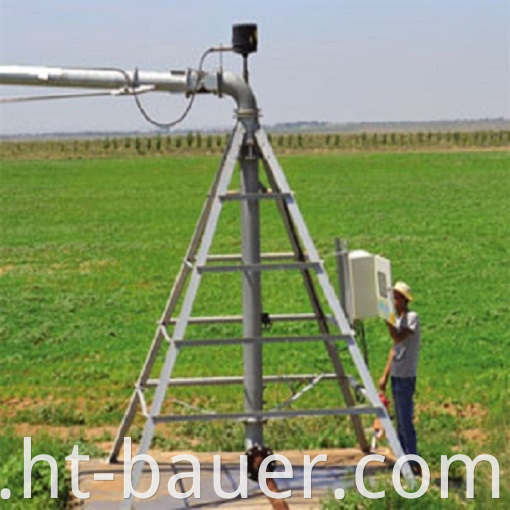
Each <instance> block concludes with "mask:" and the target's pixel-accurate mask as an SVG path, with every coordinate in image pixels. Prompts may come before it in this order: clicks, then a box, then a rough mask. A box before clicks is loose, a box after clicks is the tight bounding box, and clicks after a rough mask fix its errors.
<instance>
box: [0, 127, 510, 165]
mask: <svg viewBox="0 0 510 510" xmlns="http://www.w3.org/2000/svg"><path fill="white" fill-rule="evenodd" d="M268 136H269V139H270V141H271V143H272V145H273V147H274V149H275V151H276V152H277V153H278V152H280V153H282V152H300V151H303V152H317V151H385V150H388V151H392V150H399V151H401V150H402V151H405V150H434V149H439V150H442V149H470V148H473V149H476V148H482V149H483V148H510V131H506V130H498V131H496V130H495V131H447V132H430V131H428V132H363V133H348V134H346V133H289V134H284V133H274V134H271V133H270V134H269V135H268ZM229 137H230V135H229V134H224V133H217V134H207V133H200V132H189V133H187V134H175V135H159V134H158V135H155V136H129V137H105V138H97V139H88V138H87V139H57V140H32V141H17V142H14V141H4V142H1V143H0V157H1V158H17V157H20V158H27V159H28V158H32V157H35V158H37V157H48V158H51V157H55V158H59V157H61V158H88V157H122V156H157V155H170V154H176V155H178V154H219V153H221V152H222V151H223V150H224V149H225V147H226V145H227V144H228V140H229Z"/></svg>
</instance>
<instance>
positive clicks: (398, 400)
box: [391, 377, 418, 455]
mask: <svg viewBox="0 0 510 510" xmlns="http://www.w3.org/2000/svg"><path fill="white" fill-rule="evenodd" d="M415 388H416V377H392V378H391V391H392V393H393V401H394V404H395V418H396V421H397V434H398V439H399V441H400V444H401V445H402V449H403V450H404V453H405V454H406V455H410V454H413V455H418V453H417V451H416V431H415V430H414V424H413V416H414V402H413V396H414V390H415Z"/></svg>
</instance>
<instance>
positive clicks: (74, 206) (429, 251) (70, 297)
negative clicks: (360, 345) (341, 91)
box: [0, 151, 510, 502]
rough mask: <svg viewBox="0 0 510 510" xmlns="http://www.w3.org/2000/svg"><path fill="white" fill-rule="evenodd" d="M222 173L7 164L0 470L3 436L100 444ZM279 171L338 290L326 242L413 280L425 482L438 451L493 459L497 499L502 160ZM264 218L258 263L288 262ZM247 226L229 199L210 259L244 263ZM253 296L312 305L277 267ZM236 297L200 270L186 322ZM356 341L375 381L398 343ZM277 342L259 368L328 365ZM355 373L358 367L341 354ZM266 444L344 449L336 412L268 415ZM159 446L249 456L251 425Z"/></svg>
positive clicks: (503, 309)
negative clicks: (374, 256) (235, 258)
mask: <svg viewBox="0 0 510 510" xmlns="http://www.w3.org/2000/svg"><path fill="white" fill-rule="evenodd" d="M218 161H219V158H218V157H216V156H214V157H213V156H209V157H207V156H202V157H199V156H197V157H174V158H168V159H167V158H151V159H140V158H139V159H108V160H73V161H62V160H61V161H41V160H38V161H4V162H2V163H1V170H0V175H1V182H2V185H1V188H0V200H1V211H2V215H1V220H0V221H1V251H0V289H1V290H0V303H1V314H0V387H1V394H0V401H1V410H0V421H1V423H2V431H3V432H2V433H1V434H3V436H4V440H3V441H2V439H0V456H1V457H2V458H3V455H4V454H5V453H6V452H7V453H8V452H9V451H10V450H9V451H8V450H7V445H8V444H11V440H13V436H22V435H23V434H24V435H32V436H37V435H41V434H49V435H51V436H54V437H66V439H69V438H70V439H74V438H75V437H76V438H78V437H81V438H82V439H86V440H87V441H88V442H94V441H95V442H99V441H104V440H109V439H111V434H112V430H113V431H114V429H115V426H116V425H118V423H119V421H120V419H121V416H122V413H123V411H124V409H125V407H126V405H127V402H128V399H129V396H130V394H131V391H132V387H133V384H134V382H135V380H136V378H137V377H138V374H139V371H140V369H141V366H142V364H143V361H144V359H145V355H146V353H147V350H148V348H149V345H150V342H151V339H152V336H153V334H154V330H155V324H156V321H157V320H158V319H159V317H160V315H161V311H162V309H163V306H164V304H165V302H166V298H167V295H168V293H169V291H170V288H171V286H172V283H173V279H174V277H175V275H176V274H177V271H178V269H179V266H180V263H181V260H182V257H183V256H184V254H185V251H186V247H187V244H188V242H189V240H190V237H191V235H192V233H193V230H194V226H195V222H196V220H197V218H198V215H199V213H200V210H201V207H202V204H203V201H204V199H205V195H206V193H207V191H208V188H209V185H210V182H211V180H212V177H213V173H214V171H215V169H216V167H217V164H218ZM280 162H281V163H282V166H283V167H284V169H285V170H286V173H287V177H288V179H289V181H290V184H291V187H292V188H293V189H294V191H295V192H296V197H297V200H298V203H299V205H300V207H301V210H302V212H303V214H304V217H305V220H306V221H307V223H308V227H309V229H310V232H311V234H312V236H313V238H314V240H315V243H316V245H317V246H318V248H319V251H320V252H321V255H322V256H323V258H324V259H325V260H326V263H327V268H328V269H329V271H330V277H331V279H333V280H334V281H336V274H335V261H334V256H333V239H334V237H342V238H345V239H347V240H348V241H349V244H350V247H351V248H352V249H355V248H363V249H366V250H368V251H372V252H375V253H380V254H382V255H384V256H386V257H388V258H390V259H391V261H392V264H393V274H394V278H395V279H404V280H406V281H407V282H409V283H410V284H411V286H412V287H413V290H414V293H415V295H416V302H415V304H414V308H415V309H416V310H417V311H418V312H419V313H420V315H421V320H422V335H423V336H422V351H421V361H420V368H419V381H418V392H417V398H416V400H417V410H416V415H417V416H416V418H417V432H418V440H419V448H420V453H421V455H422V456H423V457H424V458H425V459H426V460H427V462H428V463H429V465H430V466H431V468H432V469H433V470H434V469H437V468H438V466H439V465H440V455H441V454H448V455H451V454H453V453H464V454H466V455H470V456H472V457H473V456H476V455H478V454H481V453H491V454H493V455H495V456H496V457H497V458H498V460H499V461H500V464H501V468H502V481H501V485H502V488H503V487H504V486H505V477H506V486H507V487H508V472H509V471H508V470H509V468H510V464H509V455H508V451H509V450H510V448H509V445H508V441H509V431H510V428H509V424H508V419H509V418H508V417H509V411H510V406H509V404H508V402H509V399H510V384H509V380H510V370H509V367H510V362H509V354H510V329H509V327H508V325H509V321H510V300H509V295H510V266H509V264H508V261H509V259H510V199H509V197H510V153H509V152H507V151H501V152H498V151H486V152H450V153H422V154H418V153H407V154H404V153H387V154H363V153H359V154H316V155H292V156H285V157H282V158H281V160H280ZM262 221H263V227H262V235H263V240H262V245H263V249H264V251H278V250H284V251H288V249H289V246H288V244H287V242H286V239H285V238H284V231H283V228H282V227H281V226H280V224H279V223H278V219H277V214H276V212H275V209H274V204H269V203H267V204H266V203H263V210H262ZM239 229H240V227H239V216H238V206H237V205H235V203H234V204H230V203H229V204H227V205H226V206H225V208H224V212H223V214H222V220H221V222H220V228H219V230H218V237H217V239H216V242H215V243H214V245H213V251H214V252H215V253H225V252H226V253H235V252H238V251H239V245H240V242H239ZM263 293H264V296H263V298H264V309H265V311H268V312H270V313H285V312H304V311H310V308H309V307H308V306H307V303H306V299H305V293H304V290H303V289H302V284H301V279H300V277H299V276H289V275H288V274H287V273H285V274H274V273H271V274H270V276H269V277H268V279H267V280H265V281H264V287H263ZM240 295H241V294H240V278H239V276H228V277H225V276H224V275H223V276H218V275H214V276H213V275H207V276H206V277H204V284H203V287H201V292H200V293H199V296H198V300H197V306H196V312H195V314H196V315H204V314H206V315H215V314H235V313H240V311H241V302H240ZM279 327H280V326H276V325H275V326H274V329H273V331H272V333H271V334H277V333H278V332H279V331H280V330H279ZM292 327H293V328H294V331H295V332H296V333H306V332H311V331H313V330H312V329H311V327H310V326H306V325H303V326H299V325H294V326H292ZM366 330H367V337H368V346H369V350H370V368H371V372H372V375H373V377H374V378H375V379H376V380H377V379H378V377H379V376H380V374H381V372H382V370H383V367H384V364H385V362H386V358H387V352H388V349H389V347H390V340H389V337H388V335H387V333H386V329H385V327H384V324H382V323H381V321H378V320H372V321H367V324H366ZM232 334H235V335H239V331H236V327H227V326H222V327H213V326H210V327H208V328H207V329H204V328H202V329H200V330H199V329H198V328H196V327H195V328H190V336H195V337H196V336H197V335H200V336H207V337H215V336H225V335H232ZM282 345H283V344H278V346H277V347H275V346H269V347H268V348H267V349H266V350H265V355H264V362H265V367H266V371H267V373H286V372H315V371H319V370H329V367H328V362H327V357H326V354H325V352H324V349H323V347H322V346H321V345H306V346H305V345H303V344H298V345H294V346H285V347H282ZM346 367H347V369H348V371H349V372H351V373H352V370H353V369H352V366H351V364H350V363H349V362H348V361H347V360H346ZM241 373H242V357H241V349H240V348H238V347H228V348H225V347H222V348H208V349H207V350H199V349H193V350H190V351H185V350H183V351H182V355H181V356H180V358H179V360H178V362H177V367H176V375H178V376H184V375H186V376H190V375H205V374H241ZM338 394H339V393H338V390H337V389H336V388H335V387H334V386H333V385H332V384H331V385H330V384H324V385H323V386H319V387H318V390H315V391H314V392H311V394H310V396H307V397H306V398H304V400H303V402H302V405H304V406H310V405H314V406H317V405H320V404H324V405H330V406H334V405H335V404H336V403H337V396H338ZM290 395H291V388H289V387H287V386H280V387H279V388H276V387H274V388H273V387H270V388H268V391H267V395H266V397H267V400H268V403H269V405H270V404H272V403H276V402H278V401H281V400H285V399H286V398H288V397H289V396H290ZM170 397H175V398H178V399H180V400H181V399H184V400H186V399H188V400H189V401H190V402H191V403H193V404H194V405H198V406H201V407H205V408H207V407H208V406H213V405H214V406H215V407H218V408H220V409H233V408H235V407H237V409H240V406H241V405H242V389H241V388H234V387H233V388H228V389H225V390H223V391H222V392H218V390H207V391H205V390H204V391H201V393H200V394H196V393H195V392H192V391H190V390H186V391H182V390H181V391H179V393H176V392H174V391H172V392H171V395H170ZM169 405H172V406H173V408H174V409H179V407H178V404H177V403H175V402H174V403H171V404H169ZM140 423H141V422H139V423H138V428H137V429H135V435H136V434H137V433H139V426H140ZM369 424H370V420H368V421H367V426H368V425H369ZM71 426H72V427H73V428H72V429H68V430H71V432H65V430H66V429H65V428H66V427H71ZM93 432H94V433H93ZM267 438H268V440H267V442H268V444H270V445H271V446H272V447H273V448H275V449H282V448H308V447H318V448H321V447H327V446H348V445H349V446H352V445H354V444H355V440H354V436H353V434H352V432H351V430H350V426H349V423H348V422H347V421H346V420H344V419H331V420H324V419H321V420H315V421H314V420H306V421H301V422H298V421H291V422H289V423H282V422H278V423H274V424H273V425H270V426H269V427H268V430H267ZM157 445H159V446H160V447H164V448H170V447H171V448H174V447H176V448H187V447H193V448H196V449H203V450H210V449H225V450H226V449H242V446H243V445H242V429H241V428H240V427H238V426H231V425H227V426H225V424H214V425H206V426H205V425H180V426H176V427H175V428H173V429H171V430H169V429H167V428H164V427H163V428H162V430H161V431H160V432H159V434H158V437H157ZM69 453H70V451H69ZM479 469H481V471H483V472H484V473H485V471H484V469H483V468H479ZM477 472H478V471H477ZM0 475H1V470H0ZM0 481H1V476H0ZM0 485H1V484H0ZM2 487H3V486H2ZM0 488H1V487H0ZM482 492H483V488H482V489H480V493H482ZM505 494H506V497H508V492H506V493H505ZM501 502H503V500H501ZM507 502H508V499H507Z"/></svg>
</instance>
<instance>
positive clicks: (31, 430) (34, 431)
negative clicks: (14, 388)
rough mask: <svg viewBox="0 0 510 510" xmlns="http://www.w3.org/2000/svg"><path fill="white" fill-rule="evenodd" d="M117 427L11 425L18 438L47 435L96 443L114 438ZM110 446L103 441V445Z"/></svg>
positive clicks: (107, 442)
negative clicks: (79, 438) (82, 439)
mask: <svg viewBox="0 0 510 510" xmlns="http://www.w3.org/2000/svg"><path fill="white" fill-rule="evenodd" d="M117 429H118V427H116V426H111V425H110V426H105V427H86V426H72V427H64V426H52V425H34V424H33V423H16V424H13V430H14V432H15V433H16V435H18V436H22V437H24V436H27V437H28V436H31V437H33V436H36V435H47V436H51V437H54V438H58V439H70V438H76V437H82V438H84V439H87V440H88V441H96V440H98V439H103V440H104V439H105V438H110V437H111V438H114V437H115V435H116V433H117ZM108 444H110V442H109V441H105V445H108Z"/></svg>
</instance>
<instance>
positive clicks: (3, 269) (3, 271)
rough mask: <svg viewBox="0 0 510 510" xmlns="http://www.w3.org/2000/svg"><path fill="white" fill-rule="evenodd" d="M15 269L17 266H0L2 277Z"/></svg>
mask: <svg viewBox="0 0 510 510" xmlns="http://www.w3.org/2000/svg"><path fill="white" fill-rule="evenodd" d="M14 268H15V266H13V265H7V266H0V276H3V275H4V274H7V273H9V272H11V271H12V270H13V269H14Z"/></svg>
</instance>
